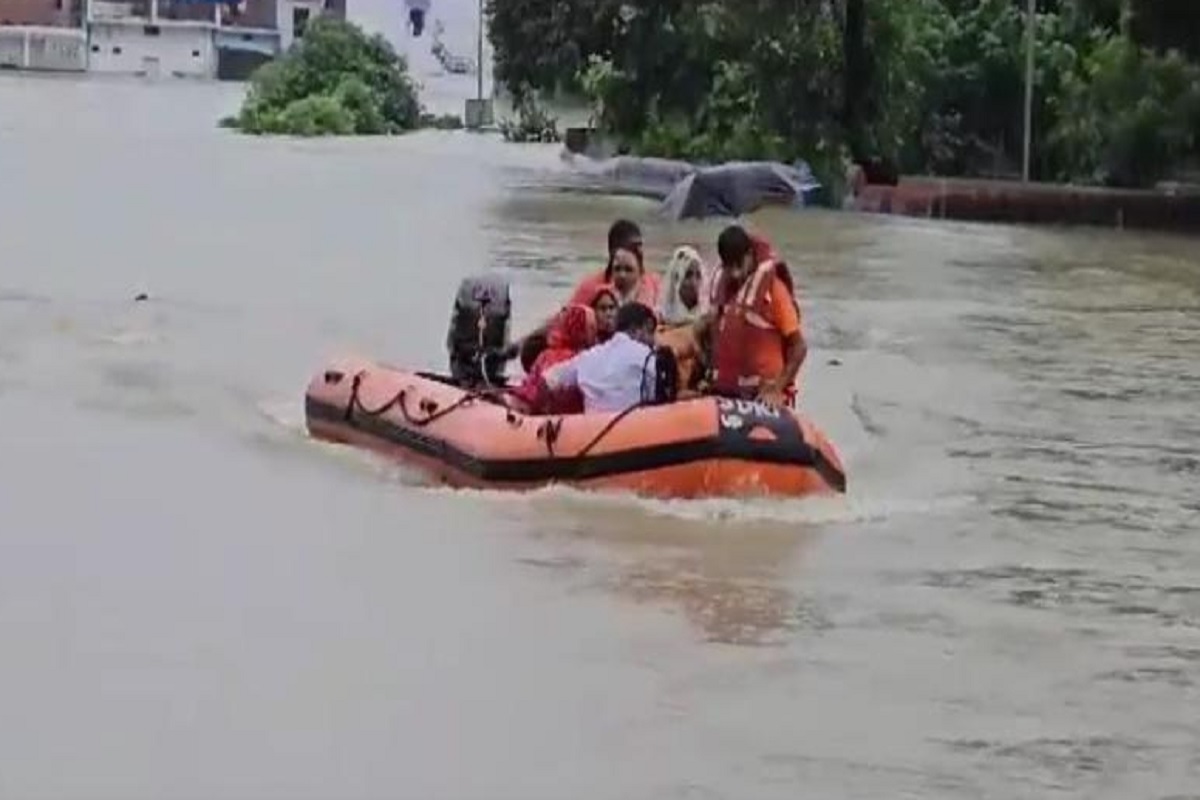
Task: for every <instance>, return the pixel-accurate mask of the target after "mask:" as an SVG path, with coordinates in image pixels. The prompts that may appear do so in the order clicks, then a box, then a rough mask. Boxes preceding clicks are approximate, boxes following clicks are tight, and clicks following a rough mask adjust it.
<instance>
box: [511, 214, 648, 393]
mask: <svg viewBox="0 0 1200 800" xmlns="http://www.w3.org/2000/svg"><path fill="white" fill-rule="evenodd" d="M643 261H644V259H643V255H642V229H641V228H639V227H638V225H637V223H636V222H632V221H630V220H627V219H618V220H617V221H616V222H614V223H613V224H612V225H610V226H609V228H608V263H607V265H606V266H605V268H604V269H602V270H600V271H598V272H595V273H592V274H591V275H588V276H587V277H585V278H584V279H583V280H582V281H581V282H580V283H579V285H578V286H576V287H575V290H574V291H573V292H572V293H571V297H570V300H568V304H572V303H574V304H578V305H589V304H590V302H591V299H592V298H594V297H596V292H597V290H598V289H599V288H600V287H601V286H609V287H611V288H612V289H613V290H614V292H615V294H616V298H617V302H618V304H624V303H626V302H629V301H631V300H637V301H638V302H641V303H645V304H646V305H648V306H650V307H651V308H655V307H656V306H657V305H658V296H659V290H660V288H661V287H660V285H659V284H660V282H659V279H658V276H657V275H655V274H654V273H652V272H651V273H647V272H646V269H645V264H644V263H643ZM548 326H549V321H547V322H544V323H542V324H541V325H538V326H537V327H536V328H534V329H533V330H532V331H530V332H529V333H527V334H526V335H525V336H523V337H521V338H520V339H519V340H518V341H517V345H516V348H515V351H517V352H519V353H520V355H521V364H522V366H524V367H525V369H526V370H527V371H528V369H529V367H530V365H531V364H532V363H533V359H534V358H536V357H537V354H538V353H540V352H541V350H542V348H543V347H545V346H546V330H547V327H548Z"/></svg>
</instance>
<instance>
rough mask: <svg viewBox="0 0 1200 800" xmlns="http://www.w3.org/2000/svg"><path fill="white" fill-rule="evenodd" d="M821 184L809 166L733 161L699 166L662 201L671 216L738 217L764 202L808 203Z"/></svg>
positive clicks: (666, 211) (765, 203) (666, 213)
mask: <svg viewBox="0 0 1200 800" xmlns="http://www.w3.org/2000/svg"><path fill="white" fill-rule="evenodd" d="M820 188H821V184H820V183H818V182H817V180H816V179H815V178H814V177H813V175H812V172H811V171H810V170H809V169H808V165H807V164H804V163H803V162H799V166H797V167H791V166H788V165H787V164H781V163H778V162H771V161H732V162H730V163H728V164H721V165H720V166H716V167H701V168H698V169H697V170H696V171H695V172H693V173H692V174H691V175H688V176H687V177H685V178H683V179H682V180H680V181H679V183H677V184H676V185H675V187H674V188H673V189H672V190H671V193H670V194H668V195H667V197H666V199H665V200H664V201H663V208H662V211H663V213H664V214H665V215H666V216H668V217H670V218H671V219H688V218H702V217H737V216H741V215H742V214H746V213H749V212H751V211H754V210H755V209H757V208H760V207H761V206H764V205H800V206H803V205H807V204H808V203H810V202H811V201H812V197H813V195H814V194H815V192H816V191H817V190H819V189H820Z"/></svg>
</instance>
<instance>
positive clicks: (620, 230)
mask: <svg viewBox="0 0 1200 800" xmlns="http://www.w3.org/2000/svg"><path fill="white" fill-rule="evenodd" d="M641 235H642V229H641V228H639V227H638V225H637V223H636V222H632V221H631V220H627V219H619V220H617V221H616V222H614V223H613V224H612V225H610V226H609V228H608V263H607V264H605V265H604V280H605V281H612V273H613V258H614V257H615V256H616V255H617V251H618V250H620V249H622V248H624V247H625V246H626V245H628V244H629V240H630V239H636V238H638V237H640V236H641ZM634 255H636V256H637V259H638V266H642V254H641V253H635V254H634Z"/></svg>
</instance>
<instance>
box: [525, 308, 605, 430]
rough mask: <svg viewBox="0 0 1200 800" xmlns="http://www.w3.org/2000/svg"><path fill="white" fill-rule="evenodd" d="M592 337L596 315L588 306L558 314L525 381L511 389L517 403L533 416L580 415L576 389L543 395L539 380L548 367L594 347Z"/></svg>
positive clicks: (581, 396)
mask: <svg viewBox="0 0 1200 800" xmlns="http://www.w3.org/2000/svg"><path fill="white" fill-rule="evenodd" d="M614 308H615V303H614ZM596 335H597V327H596V313H595V312H594V311H592V309H591V308H590V307H588V306H585V305H575V304H572V305H569V306H567V307H566V308H564V309H563V310H562V311H560V312H559V313H558V316H556V317H555V318H554V320H553V321H552V322H551V323H550V329H549V331H548V332H547V334H546V347H545V349H544V350H542V352H541V353H539V354H538V356H537V358H536V359H535V360H534V362H533V365H532V366H531V367H530V368H529V370H528V374H527V375H526V376H525V380H524V381H523V382H522V383H521V385H520V386H518V387H517V388H516V389H514V390H513V395H514V396H515V399H516V400H517V401H518V404H519V405H521V406H522V407H523V408H525V409H528V410H529V411H531V412H532V413H537V414H577V413H582V412H583V395H581V394H579V391H578V390H577V389H566V390H563V391H561V392H549V393H545V392H542V390H541V380H540V379H541V376H542V373H543V372H545V371H546V370H548V369H550V367H553V366H554V365H555V364H560V363H562V362H563V361H567V360H569V359H571V358H574V357H575V356H576V355H578V354H579V353H581V352H583V351H584V350H586V349H588V348H589V347H591V346H592V345H594V344H595V343H596Z"/></svg>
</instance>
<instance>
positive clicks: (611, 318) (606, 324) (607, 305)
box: [585, 283, 621, 342]
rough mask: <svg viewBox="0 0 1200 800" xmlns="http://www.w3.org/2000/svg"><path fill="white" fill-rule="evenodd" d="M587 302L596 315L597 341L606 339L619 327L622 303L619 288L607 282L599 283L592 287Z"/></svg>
mask: <svg viewBox="0 0 1200 800" xmlns="http://www.w3.org/2000/svg"><path fill="white" fill-rule="evenodd" d="M585 303H586V305H587V307H588V308H590V309H591V310H592V312H593V313H594V314H595V315H596V341H598V342H603V341H606V340H607V339H608V338H609V337H610V336H612V335H613V332H614V331H615V330H616V329H617V307H618V306H620V305H621V301H620V298H619V296H618V294H617V290H616V289H614V288H613V287H612V286H610V285H608V284H607V283H602V284H599V285H598V286H595V287H593V288H592V293H591V295H589V296H588V297H586V298H585Z"/></svg>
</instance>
